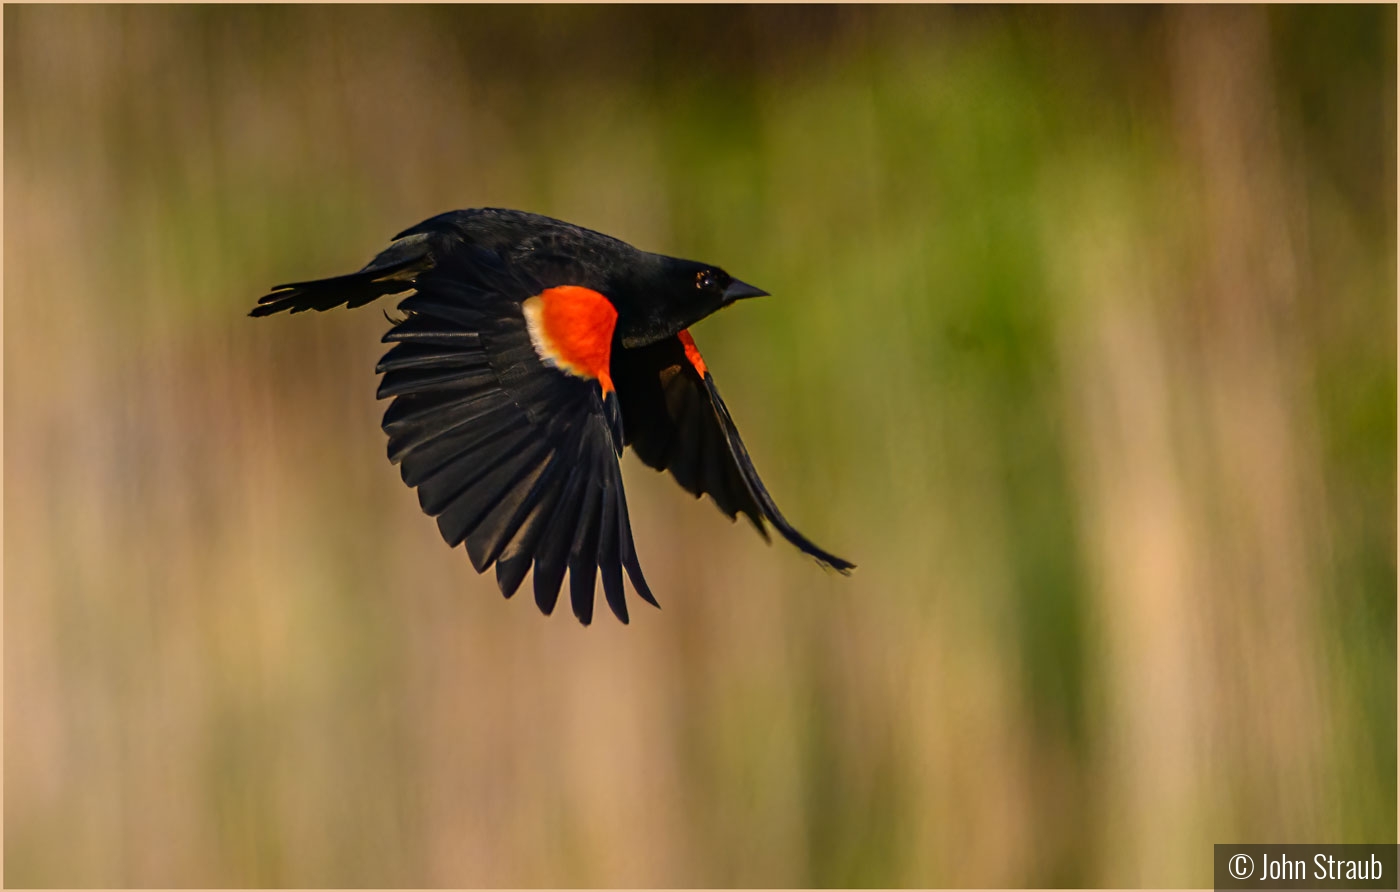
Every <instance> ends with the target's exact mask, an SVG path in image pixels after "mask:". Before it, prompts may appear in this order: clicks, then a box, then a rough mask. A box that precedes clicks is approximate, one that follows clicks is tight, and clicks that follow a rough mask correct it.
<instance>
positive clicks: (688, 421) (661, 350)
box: [612, 331, 855, 573]
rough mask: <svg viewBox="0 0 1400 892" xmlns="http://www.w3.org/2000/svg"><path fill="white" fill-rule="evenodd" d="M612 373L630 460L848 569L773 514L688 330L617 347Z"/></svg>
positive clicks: (729, 513)
mask: <svg viewBox="0 0 1400 892" xmlns="http://www.w3.org/2000/svg"><path fill="white" fill-rule="evenodd" d="M612 375H613V379H614V380H615V381H616V382H617V391H618V395H619V396H620V397H621V401H622V421H623V430H624V431H625V433H626V440H625V442H626V444H627V445H629V446H631V447H632V449H633V451H635V452H636V453H637V457H638V458H640V459H641V460H642V461H644V462H646V463H647V464H648V465H650V466H651V467H653V468H656V469H657V470H668V471H670V472H671V475H672V476H673V477H675V478H676V482H677V483H679V484H680V485H681V486H683V487H684V488H685V489H686V490H688V491H689V492H691V493H694V494H695V496H696V498H699V497H700V496H702V495H705V494H706V493H708V494H709V496H710V498H712V499H714V502H715V504H716V505H718V506H719V509H720V510H721V511H723V512H724V513H725V514H726V515H727V516H728V517H729V518H730V519H734V518H735V517H737V516H738V515H739V514H743V515H744V516H746V517H747V518H748V519H749V520H750V521H751V522H752V523H753V525H754V526H755V527H757V528H758V531H759V533H761V534H762V535H763V537H764V538H765V539H767V538H768V531H767V529H766V528H765V526H764V522H765V521H767V522H768V523H771V524H772V525H773V527H774V529H776V530H777V531H778V532H779V533H780V534H781V535H782V536H783V538H784V539H787V540H788V541H789V542H791V543H792V544H793V545H795V546H797V548H799V549H800V550H801V551H803V552H804V553H806V554H809V555H811V556H812V557H814V558H816V559H817V560H818V561H820V562H821V563H822V564H825V565H826V566H829V567H832V568H833V569H836V570H839V571H841V572H843V573H846V572H849V571H850V570H851V569H852V568H854V566H855V565H854V564H852V563H851V562H850V561H847V560H843V559H842V558H839V557H837V556H836V555H834V554H831V553H830V552H828V551H825V550H823V549H821V548H819V547H817V546H816V545H815V544H813V542H812V541H811V540H810V539H808V538H807V537H806V536H804V535H802V534H801V533H799V532H798V531H797V530H796V529H795V528H793V526H792V524H790V523H788V521H787V518H785V517H783V514H782V512H781V511H779V510H778V506H777V504H776V503H775V502H774V501H773V497H772V496H771V495H769V494H768V488H767V487H765V486H764V485H763V481H762V480H760V479H759V476H758V472H757V471H756V470H754V466H753V461H752V460H750V458H749V452H748V450H747V449H746V448H745V447H744V441H743V440H741V439H740V438H739V430H738V428H737V427H735V425H734V420H733V419H732V418H731V417H730V415H729V409H728V407H727V406H725V404H724V400H722V399H720V395H719V391H718V390H717V389H716V388H715V382H714V378H712V377H711V376H710V373H709V370H708V369H707V368H706V367H705V361H704V360H703V359H702V358H701V357H700V351H699V350H698V349H696V347H695V341H694V340H693V339H692V338H691V336H690V333H689V332H685V331H683V332H681V333H680V334H679V335H677V336H676V337H674V338H666V339H664V340H661V341H657V342H656V343H653V344H649V345H647V346H645V347H638V348H635V349H631V350H619V351H618V352H617V353H616V354H615V355H614V356H613V358H612Z"/></svg>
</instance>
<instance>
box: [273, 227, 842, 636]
mask: <svg viewBox="0 0 1400 892" xmlns="http://www.w3.org/2000/svg"><path fill="white" fill-rule="evenodd" d="M404 291H412V292H413V293H412V294H410V295H409V296H408V297H406V298H404V299H403V300H402V301H401V302H400V303H399V310H400V311H401V312H402V313H403V318H402V319H401V320H400V321H398V322H397V323H395V324H394V326H393V327H392V328H391V329H390V330H389V332H388V333H387V334H385V335H384V340H385V341H386V342H393V343H394V346H393V347H392V348H390V350H389V352H387V353H385V354H384V358H383V359H381V360H380V362H379V367H378V371H379V372H380V373H382V374H383V376H384V378H383V381H382V382H381V383H380V385H379V398H380V399H383V398H385V397H393V402H392V403H390V405H389V409H388V411H386V412H385V413H384V425H383V426H384V432H385V433H387V434H388V435H389V460H390V461H391V462H394V463H396V464H398V465H399V466H400V470H401V473H402V475H403V480H404V482H405V483H407V484H408V485H409V486H412V487H415V488H417V490H418V501H419V503H420V504H421V505H422V506H423V510H424V511H425V512H427V513H428V514H429V515H431V516H433V517H435V518H437V523H438V529H439V530H441V532H442V537H443V538H444V539H446V540H447V543H448V544H449V545H454V546H455V545H457V544H458V543H461V542H465V543H466V549H467V554H468V555H469V556H470V557H471V562H472V566H473V567H475V568H476V570H477V572H478V573H482V572H485V571H486V569H487V568H488V567H490V566H491V565H492V564H495V566H496V580H497V582H498V584H499V585H500V588H501V592H502V593H503V594H504V595H505V596H506V597H507V598H509V597H510V596H511V595H513V594H515V592H516V590H517V589H518V588H519V587H520V583H521V582H522V581H523V580H524V578H525V573H526V572H527V571H528V570H529V569H530V567H531V565H533V566H534V571H535V602H536V603H537V604H538V605H539V607H540V610H542V611H544V612H545V613H546V614H548V613H550V612H552V611H553V610H554V605H555V603H556V602H557V601H558V598H559V589H560V587H561V585H562V584H563V580H564V570H565V569H566V568H567V569H568V571H569V596H570V600H571V601H572V603H573V608H574V615H575V616H577V617H578V619H579V620H580V621H581V622H582V623H584V624H585V625H586V624H588V623H589V622H590V621H591V620H592V618H593V590H594V579H595V577H596V575H597V574H598V572H599V571H601V573H602V577H603V593H604V596H605V597H606V598H607V601H608V606H609V607H611V608H612V611H613V613H615V614H617V617H618V619H620V620H622V621H623V622H624V623H625V622H627V604H626V602H625V600H624V599H623V592H622V570H623V568H624V567H625V568H626V569H627V575H628V576H629V577H631V580H632V587H633V588H634V589H636V591H637V594H638V595H640V596H641V597H642V598H643V599H644V600H646V601H647V602H648V603H650V604H652V605H656V599H655V598H653V597H652V594H651V591H650V590H649V589H648V588H647V583H646V580H645V579H644V578H643V576H642V568H641V564H640V563H639V562H638V560H637V552H636V547H635V546H634V545H633V542H632V528H631V525H630V523H629V522H628V519H627V500H626V498H625V497H624V495H623V491H622V473H621V470H620V468H619V467H618V459H619V457H620V456H621V454H622V447H623V446H624V445H628V446H631V447H632V449H633V450H634V451H635V452H636V453H637V456H638V458H640V459H641V460H642V461H644V462H646V463H647V464H648V465H651V466H652V467H653V468H657V469H658V470H669V471H670V472H671V474H672V475H673V476H674V477H675V478H676V481H677V482H678V483H680V485H681V486H683V487H685V488H686V489H687V490H689V491H690V492H692V493H694V494H695V496H696V497H697V498H698V497H700V496H701V495H704V494H705V493H709V495H710V497H711V498H712V499H714V501H715V504H716V505H718V506H719V509H720V510H721V511H723V512H724V513H725V514H726V515H728V516H729V518H730V519H731V520H732V519H734V518H735V517H736V516H737V515H739V514H743V515H745V516H746V517H748V519H749V520H750V521H752V522H753V525H754V526H755V527H756V528H757V529H758V531H759V533H761V534H762V535H763V537H764V538H765V539H767V538H768V532H767V529H766V528H765V527H764V521H767V522H768V523H771V524H772V525H773V526H774V527H775V528H776V529H777V530H778V532H779V533H781V534H782V535H783V538H785V539H787V540H788V541H789V542H791V543H792V544H793V545H795V546H797V547H798V548H799V549H801V550H802V551H804V552H806V553H807V554H809V555H811V556H812V557H814V558H816V559H817V560H818V561H820V562H821V563H822V564H825V565H827V566H829V567H832V568H835V569H837V570H840V571H842V572H847V571H849V570H850V569H851V568H852V567H853V566H854V565H853V564H851V563H850V562H848V561H844V560H842V559H841V558H839V557H836V556H835V555H833V554H831V553H829V552H826V551H823V550H822V549H820V548H818V547H817V546H816V545H814V544H812V542H811V541H810V540H808V539H807V538H806V537H805V536H803V535H802V534H801V533H799V532H797V530H795V529H793V527H792V525H791V524H789V523H788V522H787V520H786V519H785V518H784V517H783V515H782V513H781V512H779V511H778V506H777V505H776V504H774V502H773V498H772V496H770V495H769V494H768V490H767V489H766V488H765V487H764V485H763V482H762V481H761V480H759V479H758V473H757V472H756V471H755V470H754V467H753V463H752V462H751V461H750V460H749V454H748V451H747V450H746V449H745V448H744V444H743V441H741V440H740V439H739V431H738V430H737V429H736V428H735V426H734V421H733V419H732V418H730V417H729V410H728V409H727V408H725V405H724V401H723V400H721V399H720V396H719V391H717V390H716V389H715V383H714V380H713V379H712V378H711V377H710V373H709V371H707V370H706V368H705V361H704V360H703V359H701V358H700V352H699V351H698V350H697V349H696V347H695V341H694V340H693V339H692V338H691V336H690V334H689V332H687V331H686V329H687V328H688V327H689V326H691V325H693V324H694V323H696V322H698V321H700V320H701V319H703V318H705V317H706V316H708V315H710V314H711V313H713V312H715V311H716V310H719V309H721V308H722V307H726V306H728V305H730V304H732V303H734V302H735V301H736V300H740V299H742V298H746V297H758V296H762V295H765V294H767V292H765V291H762V290H760V289H758V288H755V287H753V286H752V285H746V284H744V283H743V282H740V281H739V280H738V279H735V278H732V277H731V276H730V275H729V274H728V273H726V272H725V271H724V270H722V269H720V268H719V267H717V266H711V265H708V264H704V263H696V262H694V261H690V260H680V259H677V258H675V257H666V256H664V255H661V254H651V253H648V252H646V251H639V250H637V249H636V248H634V247H632V246H631V245H629V244H626V243H625V242H622V241H619V240H617V239H615V238H611V237H609V236H606V235H603V234H602V233H598V232H593V231H592V230H589V229H584V228H582V227H580V226H574V225H573V224H570V223H565V222H563V221H560V220H554V219H551V218H549V217H542V216H539V215H537V214H527V213H524V212H522V211H511V210H502V209H497V208H482V209H473V210H466V211H451V212H449V213H446V214H440V215H439V216H436V217H433V218H431V219H429V220H425V221H423V222H422V223H419V224H418V225H417V226H414V227H413V228H412V229H408V230H405V231H404V232H401V233H399V235H397V236H395V238H394V241H393V243H392V244H390V245H389V247H388V248H386V249H385V250H384V251H383V252H381V253H380V254H379V256H377V257H375V258H374V260H372V261H371V262H370V263H369V265H368V266H366V267H365V268H364V269H362V270H360V271H359V272H356V273H351V274H350V275H345V276H336V277H335V278H330V279H320V280H317V281H313V282H298V283H295V284H291V285H278V286H276V287H275V288H274V289H273V291H272V293H270V294H268V295H265V296H264V297H263V298H261V299H260V300H259V301H258V306H257V307H255V308H254V309H253V311H252V314H251V315H253V316H268V315H271V314H273V313H278V312H281V311H282V310H290V311H291V312H293V313H299V312H301V311H303V310H329V309H333V308H335V307H339V306H348V307H358V306H361V305H363V304H367V303H369V302H370V301H372V300H374V299H376V298H378V297H382V296H384V295H387V294H397V293H400V292H404ZM391 321H392V320H391Z"/></svg>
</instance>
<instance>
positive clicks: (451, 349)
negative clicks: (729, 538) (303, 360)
mask: <svg viewBox="0 0 1400 892" xmlns="http://www.w3.org/2000/svg"><path fill="white" fill-rule="evenodd" d="M415 285H416V288H417V292H416V293H415V294H412V295H410V296H409V297H407V298H405V299H404V300H402V301H401V302H400V303H399V309H400V311H402V312H403V313H404V314H406V315H405V318H404V320H403V321H402V322H400V323H399V324H397V325H395V326H394V328H393V329H391V330H390V331H389V332H388V334H386V335H385V336H384V340H385V341H386V342H393V343H394V346H393V347H392V348H391V349H390V350H389V351H388V353H386V354H385V355H384V358H383V359H382V360H381V361H380V363H379V367H378V370H379V371H380V372H381V373H383V376H384V377H383V380H382V382H381V384H380V387H379V397H380V398H381V399H382V398H387V397H392V398H393V402H392V403H391V404H390V405H389V408H388V411H386V412H385V413H384V431H385V433H387V434H388V435H389V459H390V461H392V462H395V463H396V464H398V465H399V466H400V471H401V473H402V476H403V480H404V482H405V483H407V484H408V485H409V486H412V487H414V488H415V489H417V491H418V500H419V503H420V504H421V505H422V506H423V510H424V511H425V512H427V513H428V514H429V515H431V516H433V517H435V518H436V519H437V523H438V529H439V530H440V531H441V533H442V537H443V538H444V539H445V540H446V541H447V543H448V544H449V545H453V546H455V545H457V544H459V543H461V544H464V545H465V547H466V551H467V554H468V555H469V556H470V558H471V562H472V566H473V567H475V568H476V570H477V572H485V571H486V570H487V569H488V568H489V567H491V566H492V565H493V564H494V565H495V568H496V580H497V583H498V584H499V585H500V589H501V592H502V594H504V595H505V596H506V597H507V598H509V597H511V596H512V595H513V594H515V592H516V591H517V590H518V589H519V587H520V584H521V582H522V581H523V580H524V578H525V574H526V572H527V571H529V570H530V569H531V567H533V568H534V588H535V602H536V603H537V604H538V605H539V607H540V609H541V610H542V611H543V612H544V613H546V614H548V613H550V612H552V611H553V609H554V606H555V604H556V602H557V601H558V597H559V591H560V588H561V586H562V584H563V579H564V571H565V570H566V569H567V570H568V573H569V595H570V601H571V603H572V605H573V610H574V615H575V616H577V617H578V619H579V620H580V621H581V622H583V623H584V624H585V625H586V624H588V623H589V622H591V621H592V618H593V595H594V583H595V580H596V578H597V576H598V575H599V574H600V572H601V575H602V578H603V593H604V596H605V597H606V599H607V602H608V606H609V607H611V608H612V611H613V613H615V614H616V615H617V617H618V619H620V620H622V621H623V622H627V618H628V617H627V604H626V602H625V600H624V597H623V588H622V573H623V570H624V568H625V570H626V572H627V575H628V576H629V577H630V578H631V580H632V587H633V588H634V589H635V590H636V591H637V594H639V595H640V596H641V597H642V598H643V599H644V600H646V601H647V602H648V603H650V604H653V605H655V604H656V600H655V599H654V598H653V597H652V594H651V591H650V590H649V589H648V588H647V584H646V580H645V578H644V577H643V576H642V568H641V564H640V563H639V561H638V559H637V553H636V546H635V545H634V543H633V540H632V528H631V524H630V522H629V520H628V517H627V500H626V497H625V495H624V493H623V488H622V474H621V470H620V468H619V466H618V456H619V454H620V453H621V449H622V427H621V423H622V422H621V417H620V413H619V409H618V405H617V394H616V393H615V392H614V391H613V390H612V384H611V380H610V379H609V377H608V375H607V352H606V350H607V344H608V342H609V341H610V339H611V321H609V320H607V319H605V318H599V319H597V320H593V321H595V322H597V325H598V326H599V327H601V326H602V325H603V323H606V333H605V334H606V337H603V334H604V332H602V331H601V330H600V331H593V330H592V329H589V330H587V331H585V332H584V334H585V335H588V336H591V337H593V340H592V341H587V342H586V343H584V346H589V345H591V346H592V347H593V348H594V349H595V350H602V351H603V353H602V356H601V365H599V357H598V356H597V355H594V354H587V355H585V354H581V353H580V352H579V350H580V349H581V348H580V347H579V344H577V343H571V344H562V343H555V342H556V341H560V339H561V336H560V326H561V325H565V324H570V325H575V327H577V325H579V324H582V323H580V322H579V321H578V319H582V320H583V321H584V322H589V321H590V318H591V317H589V316H588V311H589V310H591V309H599V308H601V310H603V311H609V310H610V306H611V305H606V306H604V305H603V304H599V303H597V302H598V301H605V299H604V298H603V297H602V295H599V294H597V293H596V292H592V291H588V290H587V289H582V288H571V287H564V288H551V289H545V288H541V287H539V284H538V283H536V282H533V281H529V280H528V279H526V278H525V277H524V276H523V275H522V274H520V273H519V272H517V271H513V270H511V269H509V268H507V266H506V265H505V264H504V263H503V262H502V261H501V260H500V258H499V257H498V256H497V255H496V254H495V253H494V252H491V251H486V250H482V249H476V248H471V247H459V248H458V249H456V250H454V251H452V252H451V253H450V254H449V255H448V256H446V257H443V258H441V259H439V261H438V263H437V264H436V265H435V266H434V267H433V268H432V269H430V270H428V271H425V272H423V273H421V274H419V275H418V276H417V279H416V283H415ZM532 308H533V309H534V310H535V311H537V312H536V313H535V314H534V315H533V316H532V314H531V310H532ZM540 313H544V314H545V315H543V316H541V315H540ZM570 313H573V316H570V315H569V314H570ZM551 314H552V315H551ZM580 314H582V315H580ZM613 315H614V318H615V313H614V314H613ZM575 316H577V317H578V319H575V318H574V317H575ZM561 319H562V320H563V321H560V320H561ZM551 324H552V325H553V326H554V328H553V329H551V328H550V327H549V326H550V325H551ZM551 333H552V334H553V336H554V341H551V340H550V336H551ZM565 334H569V332H565ZM575 334H577V333H576V332H575ZM599 338H601V341H600V342H599ZM600 343H601V346H600ZM571 348H572V349H571ZM551 350H553V351H554V352H551Z"/></svg>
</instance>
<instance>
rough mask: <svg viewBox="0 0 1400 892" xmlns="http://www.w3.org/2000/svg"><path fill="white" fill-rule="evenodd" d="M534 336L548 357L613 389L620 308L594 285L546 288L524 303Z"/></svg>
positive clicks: (543, 355)
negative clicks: (611, 367)
mask: <svg viewBox="0 0 1400 892" xmlns="http://www.w3.org/2000/svg"><path fill="white" fill-rule="evenodd" d="M521 309H522V311H523V312H524V313H525V324H526V326H527V327H528V328H529V330H530V341H531V343H533V344H534V345H535V351H536V352H537V353H539V355H540V358H541V359H543V360H544V361H545V362H546V363H548V364H550V365H553V366H555V367H557V368H558V369H560V370H561V371H564V372H567V373H568V374H570V375H575V376H577V377H579V378H592V379H594V380H596V381H597V382H598V383H599V384H601V385H602V387H603V392H604V393H607V392H608V391H610V390H612V389H613V382H612V375H611V374H609V364H610V362H611V359H612V338H613V329H614V328H615V327H616V326H617V308H616V307H614V306H613V305H612V301H610V300H608V299H607V298H606V297H604V296H603V295H601V294H599V293H598V292H597V291H594V290H593V289H591V288H582V287H580V286H578V285H560V286H559V287H557V288H546V289H545V290H544V291H541V292H540V293H539V294H536V295H535V296H534V297H531V298H529V299H527V300H526V301H525V302H524V303H523V304H521Z"/></svg>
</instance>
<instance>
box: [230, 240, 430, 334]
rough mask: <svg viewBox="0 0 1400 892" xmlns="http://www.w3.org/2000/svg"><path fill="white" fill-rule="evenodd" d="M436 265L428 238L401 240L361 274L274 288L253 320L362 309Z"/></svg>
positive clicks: (410, 284)
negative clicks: (353, 308) (285, 314)
mask: <svg viewBox="0 0 1400 892" xmlns="http://www.w3.org/2000/svg"><path fill="white" fill-rule="evenodd" d="M432 264H433V255H432V251H431V250H430V246H429V243H428V236H426V235H411V236H408V237H406V238H401V239H399V240H398V241H396V242H394V243H393V244H391V245H390V246H389V247H387V248H385V249H384V250H383V251H382V252H380V254H379V256H378V257H376V258H374V260H372V261H370V263H369V265H368V266H366V267H365V268H364V269H362V270H360V271H359V272H355V273H350V274H349V275H344V276H333V277H331V278H329V279H315V280H313V281H310V282H293V283H291V284H288V285H276V286H273V289H272V291H271V292H269V293H267V294H265V295H263V296H262V297H260V298H258V305H257V306H255V307H253V309H252V311H251V312H250V313H249V314H248V315H249V316H271V315H272V314H273V313H280V312H282V311H283V310H288V311H290V312H293V313H301V312H304V311H306V310H333V309H335V308H336V307H341V306H345V307H359V306H364V305H365V304H367V303H369V302H370V301H373V300H377V299H379V298H381V297H383V296H384V295H386V294H397V293H399V292H401V291H407V290H408V289H410V288H412V287H413V282H414V279H415V278H417V276H418V274H419V273H420V272H422V271H423V270H425V269H427V268H428V267H430V266H432Z"/></svg>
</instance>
